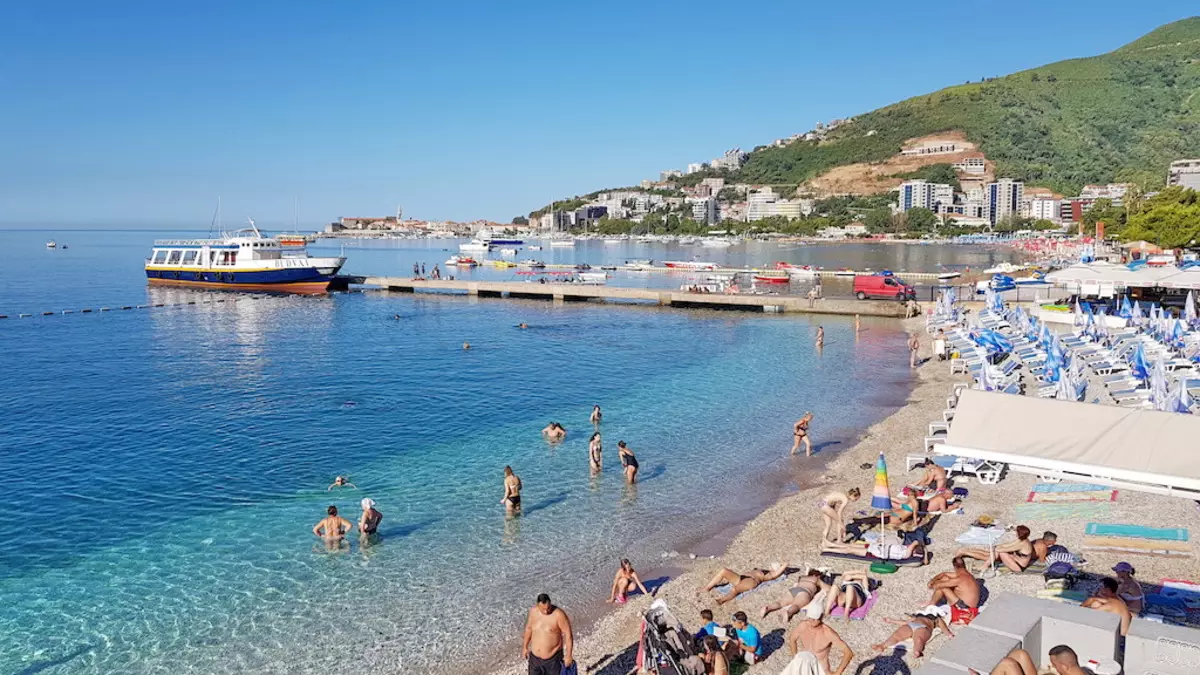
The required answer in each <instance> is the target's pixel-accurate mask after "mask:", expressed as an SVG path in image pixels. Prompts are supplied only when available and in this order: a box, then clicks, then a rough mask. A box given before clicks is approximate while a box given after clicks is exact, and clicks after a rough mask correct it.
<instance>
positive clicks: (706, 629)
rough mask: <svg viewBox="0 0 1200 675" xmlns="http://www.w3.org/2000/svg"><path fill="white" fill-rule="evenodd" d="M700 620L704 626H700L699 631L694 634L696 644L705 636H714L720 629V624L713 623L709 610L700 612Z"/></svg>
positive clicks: (711, 613) (711, 612)
mask: <svg viewBox="0 0 1200 675" xmlns="http://www.w3.org/2000/svg"><path fill="white" fill-rule="evenodd" d="M700 619H701V620H702V621H704V625H703V626H701V627H700V631H699V632H697V633H696V641H697V642H699V641H701V640H703V639H704V638H705V636H708V635H713V634H715V633H716V632H717V629H718V628H720V627H721V624H719V623H717V622H716V621H713V611H712V610H711V609H702V610H700Z"/></svg>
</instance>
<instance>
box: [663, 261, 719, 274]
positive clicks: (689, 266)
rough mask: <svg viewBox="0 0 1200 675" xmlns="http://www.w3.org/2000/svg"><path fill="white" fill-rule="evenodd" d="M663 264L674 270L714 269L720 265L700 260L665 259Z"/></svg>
mask: <svg viewBox="0 0 1200 675" xmlns="http://www.w3.org/2000/svg"><path fill="white" fill-rule="evenodd" d="M663 264H664V265H666V266H667V267H670V268H671V269H676V270H709V271H711V270H715V269H717V268H718V267H720V265H718V264H717V263H715V262H705V261H702V260H666V261H663Z"/></svg>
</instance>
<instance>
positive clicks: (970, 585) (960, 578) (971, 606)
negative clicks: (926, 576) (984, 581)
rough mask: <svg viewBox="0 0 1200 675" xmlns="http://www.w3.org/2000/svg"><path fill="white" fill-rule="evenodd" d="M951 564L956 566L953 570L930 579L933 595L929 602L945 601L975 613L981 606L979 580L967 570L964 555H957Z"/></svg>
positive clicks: (931, 603) (933, 603) (938, 602)
mask: <svg viewBox="0 0 1200 675" xmlns="http://www.w3.org/2000/svg"><path fill="white" fill-rule="evenodd" d="M951 564H952V565H953V566H954V570H953V571H952V572H942V573H941V574H939V575H937V576H935V577H934V578H932V579H930V580H929V589H930V590H932V591H933V595H932V596H931V597H930V598H929V603H928V604H930V605H938V604H941V603H942V602H943V601H945V602H946V603H947V604H949V605H950V606H951V607H956V608H958V609H959V610H960V611H966V612H967V613H968V614H973V613H974V611H977V610H978V608H979V581H978V580H977V579H976V578H975V576H974V575H973V574H971V573H970V572H969V571H968V570H967V561H966V560H965V559H964V558H963V557H962V556H955V557H954V559H953V560H952V561H951Z"/></svg>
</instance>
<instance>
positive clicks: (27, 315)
mask: <svg viewBox="0 0 1200 675" xmlns="http://www.w3.org/2000/svg"><path fill="white" fill-rule="evenodd" d="M17 316H19V317H20V318H22V319H28V318H29V317H31V316H33V315H32V314H18V315H17Z"/></svg>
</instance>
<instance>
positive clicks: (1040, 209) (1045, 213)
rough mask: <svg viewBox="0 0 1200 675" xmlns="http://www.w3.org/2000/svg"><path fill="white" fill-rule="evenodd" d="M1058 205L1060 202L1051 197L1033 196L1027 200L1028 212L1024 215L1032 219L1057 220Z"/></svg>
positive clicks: (1060, 204)
mask: <svg viewBox="0 0 1200 675" xmlns="http://www.w3.org/2000/svg"><path fill="white" fill-rule="evenodd" d="M1060 206H1062V202H1061V201H1060V200H1058V199H1055V198H1053V197H1034V198H1033V199H1030V200H1029V212H1028V214H1026V215H1028V216H1029V217H1030V218H1033V219H1034V220H1050V221H1054V222H1058V220H1059V213H1060V212H1059V207H1060Z"/></svg>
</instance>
